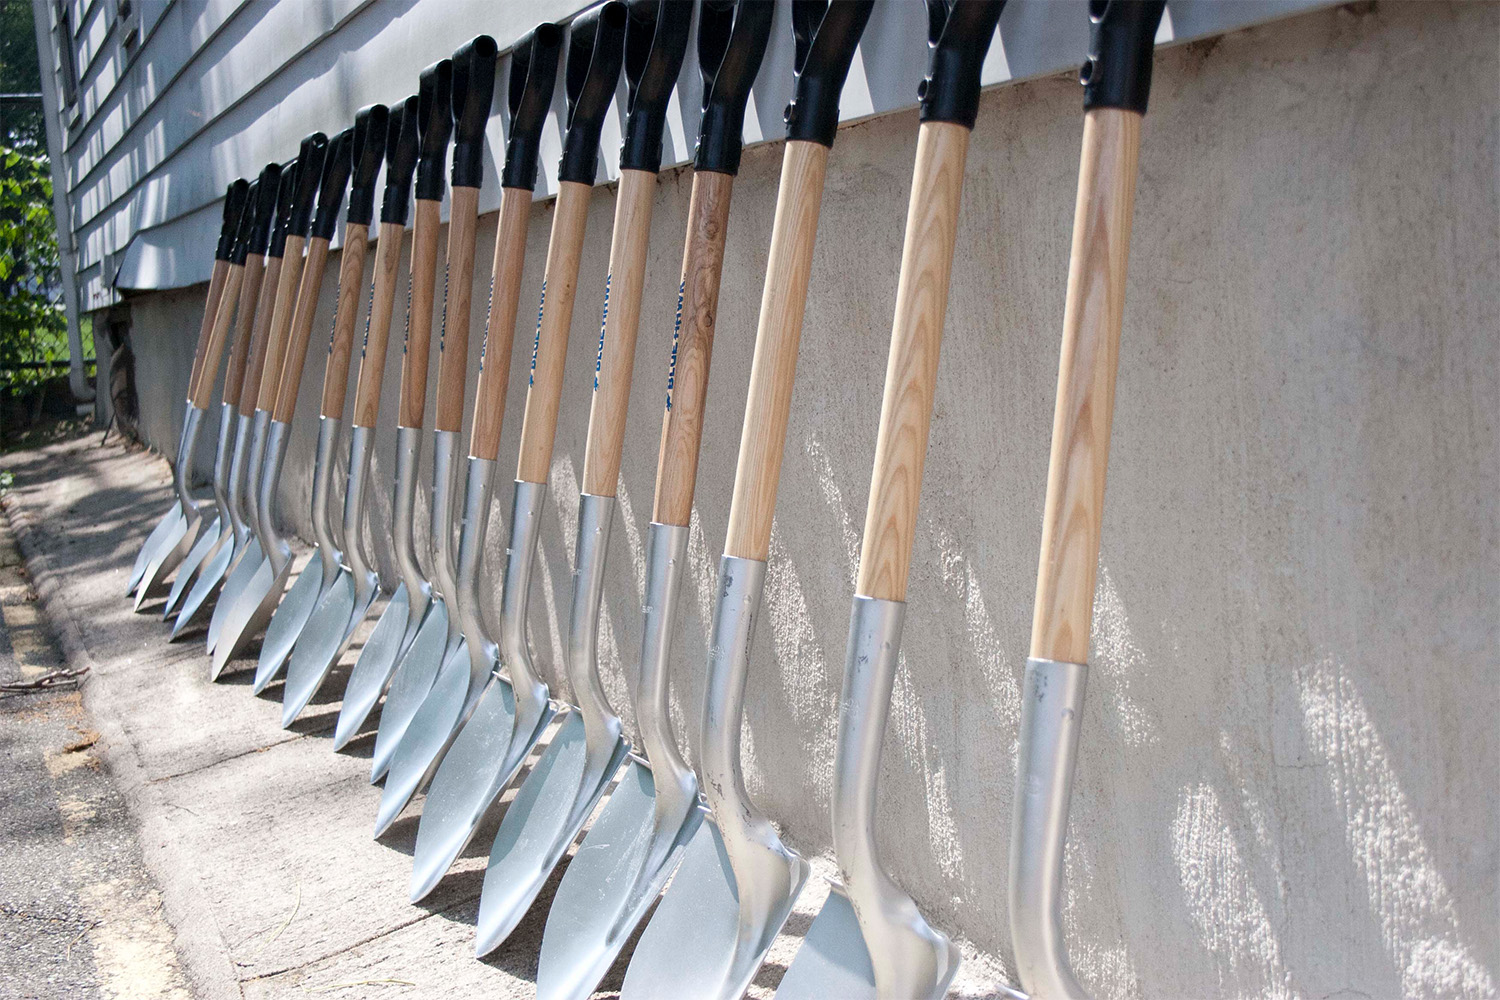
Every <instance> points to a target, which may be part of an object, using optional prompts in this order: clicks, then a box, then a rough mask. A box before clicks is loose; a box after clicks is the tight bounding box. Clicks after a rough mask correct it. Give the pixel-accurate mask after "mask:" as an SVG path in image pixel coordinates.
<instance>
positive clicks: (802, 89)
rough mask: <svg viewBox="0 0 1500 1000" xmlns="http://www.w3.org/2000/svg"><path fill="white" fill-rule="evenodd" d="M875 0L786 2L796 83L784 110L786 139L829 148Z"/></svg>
mask: <svg viewBox="0 0 1500 1000" xmlns="http://www.w3.org/2000/svg"><path fill="white" fill-rule="evenodd" d="M874 9H875V0H832V3H827V2H825V0H792V34H793V35H794V36H795V37H796V41H797V65H796V74H797V83H796V86H795V88H794V90H793V93H792V101H791V103H790V104H788V105H787V106H786V116H785V120H786V137H787V139H788V140H792V141H798V142H816V143H821V144H822V145H824V146H832V145H833V137H834V134H835V133H837V132H838V129H839V95H840V94H842V93H843V91H844V81H845V80H847V79H848V78H849V64H850V63H852V62H853V61H854V50H855V48H856V47H857V46H858V45H859V37H860V35H862V34H864V30H865V25H866V24H868V23H869V22H870V12H871V11H873V10H874Z"/></svg>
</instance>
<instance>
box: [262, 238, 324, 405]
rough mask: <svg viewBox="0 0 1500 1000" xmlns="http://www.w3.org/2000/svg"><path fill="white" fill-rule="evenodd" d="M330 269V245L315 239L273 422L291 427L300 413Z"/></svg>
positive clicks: (300, 287) (310, 247) (305, 268)
mask: <svg viewBox="0 0 1500 1000" xmlns="http://www.w3.org/2000/svg"><path fill="white" fill-rule="evenodd" d="M327 267H328V241H327V240H326V239H324V238H323V237H321V236H314V237H312V238H310V239H309V240H308V241H307V263H306V264H304V265H303V267H302V281H301V283H300V284H299V285H298V286H297V308H296V311H295V312H294V313H293V314H292V328H291V330H289V331H288V332H287V338H286V355H285V357H284V359H283V360H282V362H281V383H280V385H278V386H277V387H276V408H275V409H273V410H272V411H271V417H272V419H274V420H276V421H277V422H278V423H283V424H289V423H291V422H292V417H293V416H294V415H295V414H296V412H297V393H298V392H299V391H301V389H302V371H303V369H305V368H306V367H307V346H308V344H309V343H311V342H312V327H313V318H314V317H315V316H317V314H318V295H319V293H321V292H322V290H323V272H324V270H325V269H326V268H327Z"/></svg>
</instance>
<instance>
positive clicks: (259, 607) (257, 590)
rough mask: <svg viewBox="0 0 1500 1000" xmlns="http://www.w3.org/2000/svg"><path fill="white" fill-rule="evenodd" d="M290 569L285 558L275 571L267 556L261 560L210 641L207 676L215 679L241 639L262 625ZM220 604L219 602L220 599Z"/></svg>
mask: <svg viewBox="0 0 1500 1000" xmlns="http://www.w3.org/2000/svg"><path fill="white" fill-rule="evenodd" d="M291 571H292V564H291V561H290V560H288V561H287V562H286V563H285V564H284V565H283V566H282V567H281V570H280V571H279V572H278V571H277V570H276V569H275V567H273V566H272V565H271V561H270V560H269V559H265V560H262V561H261V564H260V566H259V567H257V568H256V570H255V576H254V577H252V578H251V580H250V583H249V585H248V586H246V587H245V589H244V591H243V592H241V594H240V596H239V598H238V599H237V600H236V601H235V602H234V606H233V607H231V608H230V609H229V615H228V617H227V618H226V619H225V621H224V630H223V632H222V633H220V635H219V641H218V642H217V643H216V644H215V645H214V656H213V665H212V666H211V667H210V669H209V679H210V680H218V679H219V675H220V674H222V673H223V672H224V667H225V666H226V665H228V663H229V661H230V660H232V659H234V658H235V657H236V656H238V655H239V653H240V650H241V649H243V648H244V646H245V643H247V642H249V641H250V639H251V638H252V637H253V636H255V635H256V634H258V633H259V632H260V630H261V629H263V628H265V627H266V623H267V622H269V621H270V620H271V613H272V612H273V611H275V610H276V602H277V600H278V599H280V597H281V593H282V590H283V589H284V588H285V587H286V578H287V576H288V575H289V574H290V573H291ZM220 603H221V605H222V603H223V602H220Z"/></svg>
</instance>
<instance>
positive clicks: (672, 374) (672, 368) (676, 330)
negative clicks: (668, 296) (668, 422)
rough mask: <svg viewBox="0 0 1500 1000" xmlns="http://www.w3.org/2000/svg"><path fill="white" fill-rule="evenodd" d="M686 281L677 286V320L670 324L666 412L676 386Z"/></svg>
mask: <svg viewBox="0 0 1500 1000" xmlns="http://www.w3.org/2000/svg"><path fill="white" fill-rule="evenodd" d="M686 288H687V279H686V278H683V279H682V281H680V282H678V284H677V319H676V320H675V321H674V322H673V323H672V361H671V363H670V364H668V365H667V412H668V413H671V412H672V387H673V386H674V385H676V384H677V337H678V336H679V335H680V334H681V333H682V293H683V290H684V289H686Z"/></svg>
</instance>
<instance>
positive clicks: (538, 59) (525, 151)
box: [500, 23, 563, 191]
mask: <svg viewBox="0 0 1500 1000" xmlns="http://www.w3.org/2000/svg"><path fill="white" fill-rule="evenodd" d="M562 43H563V29H562V26H561V25H556V24H551V23H544V24H539V25H537V26H536V27H535V28H533V29H532V31H531V33H530V34H528V35H527V36H526V37H525V38H522V39H521V40H520V41H519V42H517V43H516V47H515V48H513V49H511V52H510V83H509V85H508V93H507V95H506V104H507V105H508V106H509V107H510V132H509V134H508V135H507V136H506V140H505V166H504V167H502V168H501V170H500V186H501V187H512V188H524V189H525V190H527V191H531V190H533V189H534V188H535V187H536V170H537V159H538V155H539V154H540V153H541V145H542V125H543V123H545V122H546V121H547V109H548V108H549V107H551V106H552V92H553V91H554V90H555V89H557V58H558V56H559V55H560V54H561V52H562Z"/></svg>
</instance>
